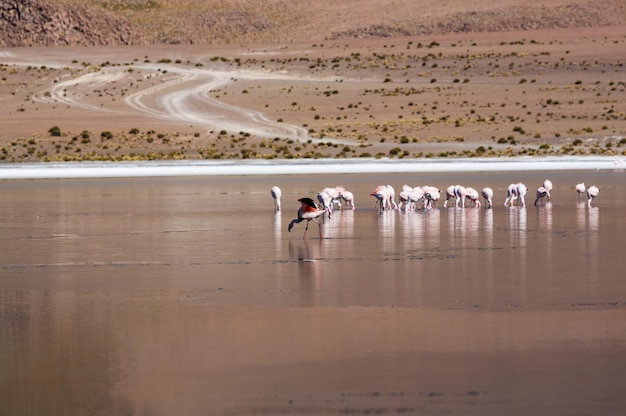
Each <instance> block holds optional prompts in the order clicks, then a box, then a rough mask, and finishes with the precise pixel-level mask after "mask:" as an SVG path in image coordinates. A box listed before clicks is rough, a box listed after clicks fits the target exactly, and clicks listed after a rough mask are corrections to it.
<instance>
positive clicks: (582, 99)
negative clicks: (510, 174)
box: [0, 26, 626, 162]
mask: <svg viewBox="0 0 626 416" xmlns="http://www.w3.org/2000/svg"><path fill="white" fill-rule="evenodd" d="M624 33H625V32H624V27H623V26H619V27H599V28H576V29H571V28H570V29H554V30H541V31H517V32H515V31H512V32H500V33H471V34H447V35H428V36H412V37H403V38H386V39H348V40H343V39H342V40H334V41H329V40H327V41H321V42H316V43H285V44H278V45H255V46H223V45H221V46H220V45H215V46H207V45H204V46H193V45H192V46H190V45H185V46H184V45H173V46H172V45H170V46H142V47H89V48H86V47H57V48H36V47H32V48H13V49H5V50H3V51H1V52H0V73H1V74H2V82H1V83H0V94H1V95H2V96H3V97H4V100H3V110H2V112H1V113H0V122H1V123H2V126H3V129H2V132H0V158H1V159H2V161H3V162H26V161H63V160H155V159H183V158H189V159H197V158H200V159H232V158H246V159H247V158H262V159H273V158H324V157H340V158H353V157H392V158H402V157H405V158H406V157H409V158H422V157H426V158H431V157H441V158H445V157H451V156H457V157H458V156H461V157H465V156H466V157H472V156H511V155H546V154H550V155H584V154H596V155H598V154H605V155H621V154H624V152H625V150H626V147H625V146H624V145H625V143H626V127H625V126H626V113H625V111H624V109H625V108H626V105H625V104H626V103H625V101H626V94H624V90H625V89H626V71H624V63H625V61H626V60H625V59H624V51H625V50H626V36H625V35H624Z"/></svg>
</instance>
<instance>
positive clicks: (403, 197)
mask: <svg viewBox="0 0 626 416" xmlns="http://www.w3.org/2000/svg"><path fill="white" fill-rule="evenodd" d="M412 191H413V188H412V187H410V186H409V185H407V184H404V185H402V190H401V191H400V193H399V194H398V209H403V208H404V210H405V211H406V209H407V207H408V205H409V194H410V193H411V192H412Z"/></svg>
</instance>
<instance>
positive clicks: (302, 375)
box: [0, 171, 626, 415]
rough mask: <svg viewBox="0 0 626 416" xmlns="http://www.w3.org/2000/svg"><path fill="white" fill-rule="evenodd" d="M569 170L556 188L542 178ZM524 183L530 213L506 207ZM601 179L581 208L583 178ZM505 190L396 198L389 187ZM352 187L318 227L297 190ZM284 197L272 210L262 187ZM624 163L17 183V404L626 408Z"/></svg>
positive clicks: (139, 408)
mask: <svg viewBox="0 0 626 416" xmlns="http://www.w3.org/2000/svg"><path fill="white" fill-rule="evenodd" d="M548 176H549V177H550V179H551V180H552V181H553V182H554V185H555V189H554V191H553V201H552V203H551V204H549V205H545V206H543V205H542V206H539V207H535V206H533V205H532V202H533V199H534V198H533V195H532V194H533V190H534V189H536V187H537V186H539V185H540V184H541V182H542V181H543V180H544V179H545V178H546V177H548ZM518 181H523V182H525V183H526V184H527V186H528V187H529V189H530V190H531V192H530V193H529V196H528V197H527V203H528V206H527V208H525V209H522V208H518V207H515V208H506V207H504V206H503V205H502V203H503V201H504V198H505V189H506V186H507V185H508V184H509V183H511V182H518ZM581 181H585V182H586V183H587V184H588V185H590V184H595V185H597V186H599V187H600V188H601V189H602V191H601V194H600V197H599V198H598V200H597V206H596V207H594V208H588V207H587V205H586V202H579V200H578V197H577V195H576V193H575V191H574V190H573V189H572V187H573V185H574V184H575V183H578V182H581ZM382 183H389V184H392V185H393V186H394V187H395V188H396V190H397V191H398V190H399V188H400V187H401V185H402V184H403V183H408V184H410V185H425V184H431V185H435V186H438V187H439V188H440V189H445V187H446V186H448V185H450V184H455V183H462V184H464V185H467V186H472V187H474V188H476V189H481V188H482V187H483V186H491V187H493V188H494V190H495V193H496V196H495V201H494V202H495V207H494V209H493V210H485V209H469V208H468V209H464V210H463V209H455V208H442V203H440V204H439V208H436V209H433V210H431V211H427V212H409V213H404V212H390V211H387V212H383V213H379V212H378V211H377V210H376V209H375V207H374V199H373V198H372V197H370V196H369V193H370V192H371V191H372V190H373V188H374V187H375V186H376V185H379V184H382ZM339 184H342V185H344V186H345V187H346V188H347V189H349V190H351V191H353V192H354V193H355V195H356V206H357V209H356V210H355V211H350V210H342V211H341V212H336V213H335V214H334V215H333V217H332V218H331V220H330V221H328V222H326V223H325V224H324V225H323V226H322V233H323V234H322V235H323V238H322V239H319V237H318V230H317V226H316V225H315V224H313V223H312V224H311V226H310V228H309V231H308V235H307V239H306V240H303V239H302V238H301V237H302V233H303V231H304V224H298V225H296V226H295V227H294V230H293V231H292V232H291V233H288V232H287V225H288V223H289V221H290V220H291V219H292V218H293V217H294V216H295V212H296V210H297V207H298V203H297V199H298V198H300V197H302V196H314V195H315V193H316V192H317V191H319V190H320V189H322V188H323V187H325V186H335V185H339ZM272 185H278V186H280V187H281V188H282V189H283V207H284V211H283V212H282V213H279V214H274V213H273V212H272V200H271V197H270V196H269V188H270V187H271V186H272ZM624 185H625V181H624V175H623V172H622V171H585V172H549V173H547V172H541V171H537V172H515V173H502V172H494V173H467V174H461V173H454V174H452V173H451V174H441V173H436V174H419V175H408V174H390V175H384V174H376V175H319V176H311V177H307V178H306V179H304V178H303V177H302V176H299V175H282V176H274V177H268V176H246V177H238V176H233V177H198V178H138V179H92V180H86V179H80V180H48V181H32V180H31V181H4V182H2V183H0V186H1V187H2V195H3V197H2V200H1V201H0V230H2V234H1V236H0V252H2V256H0V273H1V277H0V352H1V354H0V357H1V358H0V402H1V403H3V405H2V407H3V410H2V411H0V413H2V414H11V415H26V414H90V415H94V414H103V415H105V414H107V415H108V414H154V415H168V414H173V413H176V414H187V415H190V414H346V413H347V414H397V413H407V414H420V415H423V414H441V413H447V414H459V415H461V414H462V415H472V414H476V415H479V414H480V415H502V414H507V415H527V414H534V415H541V414H546V415H548V414H550V415H554V414H586V415H592V414H593V415H596V414H607V415H610V414H620V413H621V412H622V411H623V410H624V408H625V406H626V404H625V403H624V397H626V387H625V386H626V375H625V374H626V358H625V357H626V355H625V354H624V352H625V347H626V336H625V335H624V334H626V320H625V319H624V317H625V316H626V315H625V312H626V286H625V285H624V284H623V270H622V269H623V265H624V260H623V254H624V253H623V247H624V246H625V244H626V219H625V218H626V217H625V216H624V208H623V202H624V201H625V200H626V195H625V193H626V187H625V186H624Z"/></svg>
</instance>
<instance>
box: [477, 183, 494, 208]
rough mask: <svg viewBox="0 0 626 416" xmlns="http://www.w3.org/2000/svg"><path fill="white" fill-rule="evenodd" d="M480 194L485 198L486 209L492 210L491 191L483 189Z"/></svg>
mask: <svg viewBox="0 0 626 416" xmlns="http://www.w3.org/2000/svg"><path fill="white" fill-rule="evenodd" d="M480 193H481V195H482V196H483V198H485V204H487V209H489V208H493V189H491V188H483V189H482V190H481V191H480Z"/></svg>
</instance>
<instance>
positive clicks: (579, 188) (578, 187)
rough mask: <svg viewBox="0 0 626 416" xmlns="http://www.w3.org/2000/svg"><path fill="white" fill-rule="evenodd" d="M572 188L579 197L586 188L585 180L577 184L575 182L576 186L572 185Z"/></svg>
mask: <svg viewBox="0 0 626 416" xmlns="http://www.w3.org/2000/svg"><path fill="white" fill-rule="evenodd" d="M574 189H576V192H578V199H580V196H581V195H582V194H584V193H585V190H586V188H585V182H581V183H579V184H576V186H575V187H574Z"/></svg>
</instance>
